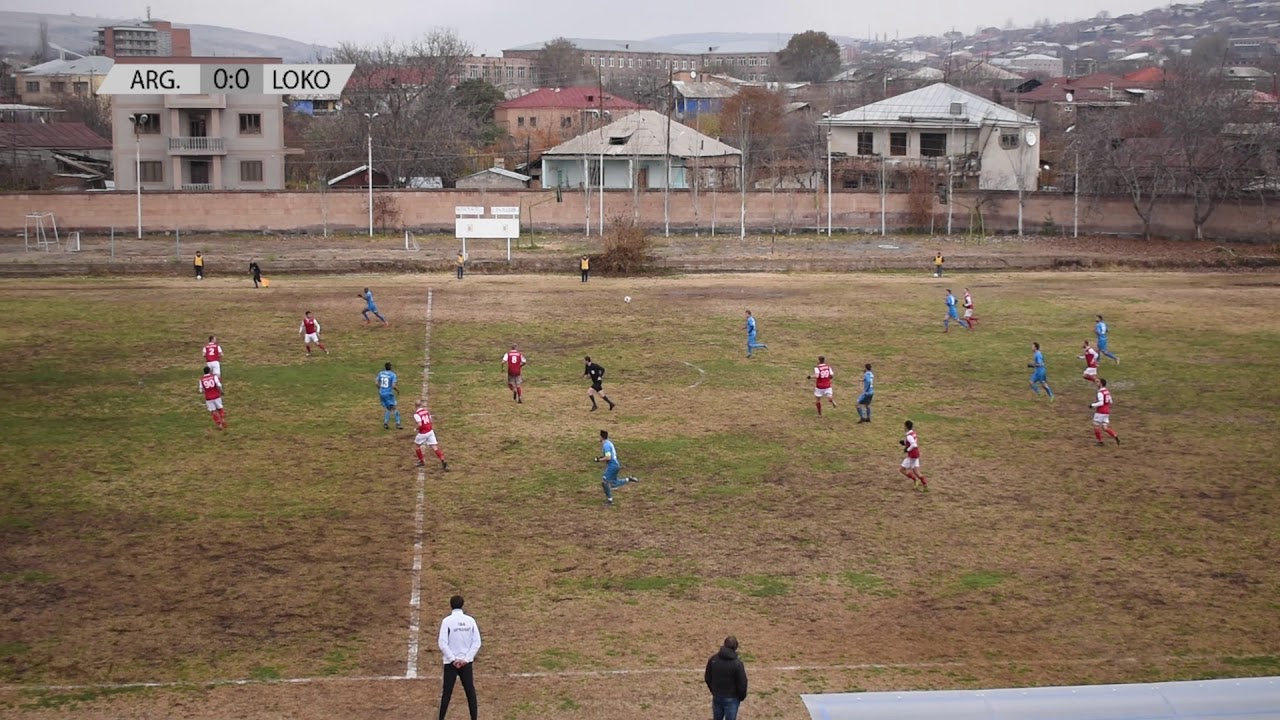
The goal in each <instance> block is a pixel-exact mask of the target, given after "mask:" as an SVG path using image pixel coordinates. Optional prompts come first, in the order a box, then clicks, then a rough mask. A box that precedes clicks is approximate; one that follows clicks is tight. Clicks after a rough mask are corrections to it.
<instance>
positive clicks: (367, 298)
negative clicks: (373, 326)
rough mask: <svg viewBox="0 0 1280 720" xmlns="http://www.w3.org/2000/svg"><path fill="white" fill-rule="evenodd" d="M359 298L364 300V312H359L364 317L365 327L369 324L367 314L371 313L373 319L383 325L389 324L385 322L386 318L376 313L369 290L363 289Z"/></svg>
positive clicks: (376, 307)
mask: <svg viewBox="0 0 1280 720" xmlns="http://www.w3.org/2000/svg"><path fill="white" fill-rule="evenodd" d="M360 297H361V298H363V299H364V310H363V311H361V312H360V314H361V315H363V316H364V324H365V325H368V324H369V313H373V315H374V317H376V318H378V319H379V320H381V321H382V324H383V325H390V324H391V323H389V322H387V319H386V318H384V317H382V314H381V313H379V312H378V306H377V305H375V304H374V302H373V293H372V292H371V291H370V290H369V288H365V289H364V292H362V293H360Z"/></svg>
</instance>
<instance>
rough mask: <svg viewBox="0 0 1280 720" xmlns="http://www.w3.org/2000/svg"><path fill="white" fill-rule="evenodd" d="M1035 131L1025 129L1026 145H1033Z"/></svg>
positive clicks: (1034, 142)
mask: <svg viewBox="0 0 1280 720" xmlns="http://www.w3.org/2000/svg"><path fill="white" fill-rule="evenodd" d="M1035 144H1036V133H1035V131H1034V130H1028V131H1027V147H1035Z"/></svg>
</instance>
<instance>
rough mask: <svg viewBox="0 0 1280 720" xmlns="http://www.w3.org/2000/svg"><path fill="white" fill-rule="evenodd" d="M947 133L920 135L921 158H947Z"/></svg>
mask: <svg viewBox="0 0 1280 720" xmlns="http://www.w3.org/2000/svg"><path fill="white" fill-rule="evenodd" d="M946 154H947V134H946V133H925V132H922V133H920V157H946Z"/></svg>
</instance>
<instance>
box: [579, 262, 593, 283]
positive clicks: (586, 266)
mask: <svg viewBox="0 0 1280 720" xmlns="http://www.w3.org/2000/svg"><path fill="white" fill-rule="evenodd" d="M578 269H579V270H581V271H582V282H586V281H587V276H589V275H590V274H591V258H589V257H587V256H586V255H583V256H582V259H581V260H579V261H578Z"/></svg>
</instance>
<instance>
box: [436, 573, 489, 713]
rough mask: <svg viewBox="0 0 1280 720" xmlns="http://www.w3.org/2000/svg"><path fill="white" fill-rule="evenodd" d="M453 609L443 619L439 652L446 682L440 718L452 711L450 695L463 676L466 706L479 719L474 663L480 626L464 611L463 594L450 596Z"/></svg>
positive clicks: (450, 604)
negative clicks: (442, 661) (442, 659)
mask: <svg viewBox="0 0 1280 720" xmlns="http://www.w3.org/2000/svg"><path fill="white" fill-rule="evenodd" d="M449 607H450V609H451V610H450V612H449V614H448V616H446V617H445V619H444V620H443V621H441V623H440V653H441V654H442V655H444V686H443V687H442V688H441V690H440V720H444V716H445V713H447V712H449V699H450V697H452V696H453V686H454V684H455V683H456V681H457V680H458V679H459V678H461V679H462V691H463V692H464V693H466V695H467V710H468V711H470V712H471V720H476V681H475V675H474V674H473V673H472V671H471V668H472V664H473V663H474V662H475V661H476V653H478V652H480V627H479V626H478V625H476V619H475V618H473V617H471V616H470V615H468V614H466V613H464V612H462V596H461V595H454V596H453V597H451V598H449Z"/></svg>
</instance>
